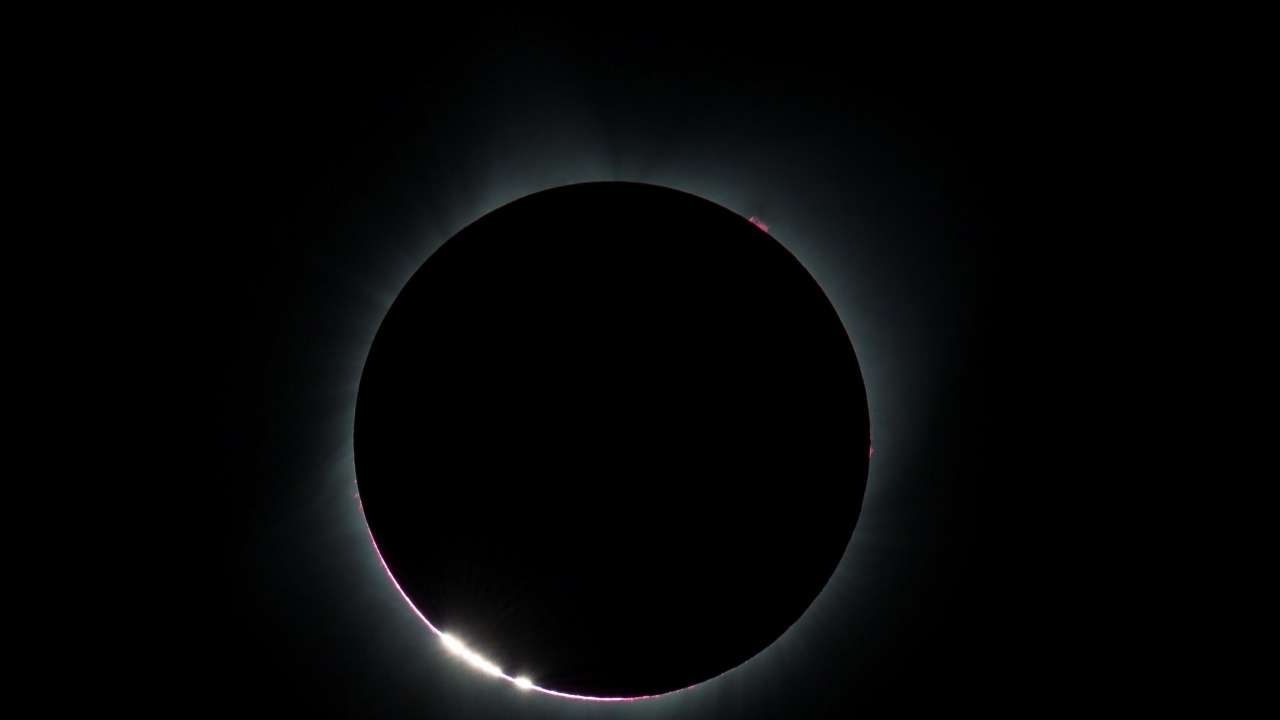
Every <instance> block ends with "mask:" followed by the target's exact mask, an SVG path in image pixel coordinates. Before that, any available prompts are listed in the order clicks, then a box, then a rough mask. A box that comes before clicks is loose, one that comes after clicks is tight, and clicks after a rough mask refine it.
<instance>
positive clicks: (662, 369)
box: [355, 183, 869, 698]
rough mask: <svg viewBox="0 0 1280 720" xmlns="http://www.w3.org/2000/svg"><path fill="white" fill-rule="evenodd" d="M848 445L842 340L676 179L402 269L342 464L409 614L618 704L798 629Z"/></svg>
mask: <svg viewBox="0 0 1280 720" xmlns="http://www.w3.org/2000/svg"><path fill="white" fill-rule="evenodd" d="M868 438H869V420H868V413H867V402H866V392H865V389H864V387H863V382H862V376H861V373H860V372H859V369H858V364H857V360H856V359H855V357H854V352H853V348H852V346H851V345H850V342H849V338H848V336H847V334H846V333H845V331H844V328H843V326H842V324H841V322H840V320H839V318H838V317H837V315H836V312H835V310H834V309H833V308H832V306H831V303H830V302H829V301H828V300H827V298H826V296H825V295H824V294H823V293H822V291H821V289H820V288H819V287H818V284H817V283H816V282H815V281H814V279H813V278H812V277H811V276H810V275H809V274H808V272H806V271H805V269H804V268H803V267H802V266H801V265H800V263H799V262H798V261H797V260H796V259H795V258H794V257H793V256H792V255H791V254H790V253H788V252H787V251H786V250H785V249H784V248H783V247H782V246H781V245H780V244H779V243H778V242H777V241H775V240H774V239H773V238H772V237H770V236H769V235H768V234H767V233H766V232H765V231H763V230H762V229H760V228H759V227H757V226H755V225H753V224H752V223H751V222H749V221H748V220H746V219H744V218H742V217H741V216H738V215H736V214H734V213H732V212H730V211H729V210H726V209H725V208H722V207H720V206H718V205H716V204H714V203H711V202H709V201H707V200H704V199H701V198H698V197H696V196H693V195H689V194H686V193H682V192H678V191H675V190H671V189H668V188H662V187H657V186H652V185H641V184H634V183H587V184H581V185H571V186H567V187H560V188H555V189H552V190H547V191H544V192H539V193H536V194H534V195H530V196H528V197H525V198H522V199H520V200H517V201H515V202H513V203H510V204H509V205H506V206H504V207H502V208H499V209H498V210H495V211H493V212H491V213H489V214H488V215H485V216H484V217H483V218H481V219H479V220H477V221H476V222H475V223H473V224H472V225H470V226H468V227H467V228H466V229H464V230H462V231H461V232H459V233H458V234H457V235H456V236H455V237H454V238H452V239H451V240H449V241H448V242H447V243H445V244H444V245H443V246H442V247H441V248H440V249H439V250H438V251H437V252H436V253H435V254H433V255H432V256H431V257H430V258H429V259H428V260H427V261H426V263H424V264H423V266H422V267H421V269H419V270H418V272H417V273H416V274H415V275H414V276H413V278H412V279H411V280H410V282H409V283H408V285H407V286H406V287H405V288H404V290H403V291H402V292H401V293H400V295H399V297H398V298H397V299H396V301H395V303H394V304H393V305H392V307H391V309H390V310H389V311H388V313H387V316H386V318H385V319H384V320H383V322H382V325H381V327H380V328H379V330H378V333H377V336H376V338H375V340H374V342H373V346H372V347H371V349H370V351H369V356H368V359H367V362H366V365H365V368H364V373H363V376H362V379H361V384H360V390H359V398H358V402H357V409H356V421H355V453H356V454H355V460H356V471H357V478H358V487H359V492H360V499H361V503H362V506H363V508H364V513H365V516H366V518H367V520H368V523H369V528H370V532H371V533H372V535H373V537H374V540H375V542H376V544H377V546H378V549H379V552H380V554H381V555H382V557H383V560H384V562H385V563H386V565H387V568H388V570H389V571H390V572H391V574H392V575H393V576H394V578H395V579H396V581H397V583H398V584H399V586H400V587H401V589H402V590H403V592H404V593H405V595H406V596H407V597H408V598H409V600H410V602H412V603H413V605H414V606H416V608H417V609H418V610H419V611H420V612H421V613H422V614H423V615H424V616H425V617H426V618H427V619H428V621H429V622H430V623H431V624H432V625H433V626H434V627H435V628H438V629H439V631H442V632H444V633H447V634H448V636H449V637H452V638H456V639H457V640H459V641H461V642H462V643H465V646H466V648H468V650H467V651H466V652H471V653H474V654H475V655H473V656H472V660H473V662H474V661H475V657H476V656H480V657H483V658H484V659H485V660H486V661H487V662H489V663H492V664H493V666H496V667H497V668H500V669H501V673H502V674H504V675H505V676H507V678H508V679H514V678H528V679H529V680H530V681H531V682H532V684H533V685H535V686H537V687H538V688H543V689H548V690H553V691H558V692H562V693H568V694H574V695H582V696H589V697H614V698H616V697H638V696H648V695H656V694H661V693H665V692H669V691H672V690H678V689H681V688H685V687H688V686H690V685H694V684H697V683H699V682H701V681H704V680H707V679H709V678H712V677H714V676H716V675H718V674H720V673H722V672H724V671H727V670H729V669H731V668H733V667H735V666H737V665H739V664H741V663H742V662H744V661H746V660H747V659H749V658H750V657H751V656H753V655H754V654H756V653H758V652H760V651H761V650H762V649H764V648H765V647H767V646H768V645H769V644H770V643H772V642H773V641H774V640H775V639H776V638H777V637H778V636H779V635H781V634H782V633H783V632H784V631H785V630H786V629H787V628H788V627H789V626H790V625H791V624H792V623H793V622H795V621H796V620H797V619H798V618H799V617H800V615H801V614H802V613H803V612H804V610H805V609H806V608H807V607H808V606H809V604H810V603H811V602H812V601H813V599H814V598H815V597H816V596H817V594H818V592H819V591H820V590H821V589H822V587H823V586H824V584H825V583H826V581H827V579H828V578H829V577H830V575H831V573H832V571H833V570H834V568H835V566H836V564H837V563H838V562H839V560H840V558H841V556H842V555H843V553H844V550H845V547H846V545H847V544H848V542H849V539H850V537H851V535H852V532H853V529H854V525H855V523H856V522H857V518H858V514H859V511H860V509H861V505H862V496H863V492H864V490H865V487H866V477H867V464H868ZM450 642H452V641H450ZM490 670H491V671H492V670H494V668H493V667H490ZM521 683H522V684H524V681H523V680H522V681H521Z"/></svg>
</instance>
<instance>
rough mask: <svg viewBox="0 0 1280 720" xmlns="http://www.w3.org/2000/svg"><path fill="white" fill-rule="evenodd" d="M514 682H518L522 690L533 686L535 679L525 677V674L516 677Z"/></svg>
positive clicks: (517, 685) (517, 684)
mask: <svg viewBox="0 0 1280 720" xmlns="http://www.w3.org/2000/svg"><path fill="white" fill-rule="evenodd" d="M512 682H514V683H515V684H516V687H518V688H520V689H521V690H528V689H530V688H532V687H533V681H532V680H530V679H529V678H527V677H524V676H523V675H522V676H520V677H518V678H516V679H515V680H514V681H512Z"/></svg>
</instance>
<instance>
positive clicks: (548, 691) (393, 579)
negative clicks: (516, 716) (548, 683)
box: [361, 507, 701, 702]
mask: <svg viewBox="0 0 1280 720" xmlns="http://www.w3.org/2000/svg"><path fill="white" fill-rule="evenodd" d="M363 509H364V508H363V507H362V508H361V510H362V511H363ZM365 530H366V531H368V533H369V542H370V543H372V544H373V552H374V554H376V555H377V556H378V562H379V563H381V564H382V569H383V570H384V571H386V573H387V577H388V578H389V579H390V580H391V584H392V585H394V586H395V588H396V591H397V592H399V593H400V597H402V598H404V601H405V603H407V604H408V605H409V609H410V610H412V611H413V614H414V615H417V616H418V619H419V620H421V621H422V623H423V624H424V625H426V626H427V628H428V629H429V630H431V632H432V633H434V634H435V635H436V637H438V638H443V637H444V632H443V631H441V630H440V629H439V628H437V627H436V626H435V625H432V624H431V621H430V620H428V619H427V616H426V615H423V614H422V611H421V610H419V609H418V607H417V606H416V605H414V604H413V601H412V600H410V599H409V595H408V594H407V593H405V591H404V588H402V587H400V582H399V581H398V580H396V576H395V575H394V574H392V572H391V568H390V567H388V566H387V561H386V560H385V559H384V558H383V557H382V551H381V550H379V549H378V541H377V540H375V539H374V537H373V529H372V528H370V527H369V523H368V521H366V522H365ZM499 676H500V677H501V678H502V679H503V680H506V681H507V682H509V683H511V684H512V685H516V687H517V688H520V686H519V685H518V684H517V683H516V679H515V678H513V677H511V676H510V675H508V674H506V673H505V672H504V673H500V674H499ZM699 684H701V683H694V684H693V685H690V686H688V687H685V688H680V690H672V691H670V692H665V693H661V694H658V695H636V696H634V697H595V696H592V695H575V694H573V693H566V692H560V691H559V690H551V689H550V688H544V687H539V686H537V685H530V686H529V687H528V688H520V689H521V690H522V691H527V690H533V691H536V692H540V693H542V694H544V695H554V696H555V697H560V698H567V699H569V700H586V701H589V702H634V701H636V700H649V699H651V698H656V697H662V696H663V695H670V694H671V693H677V692H680V691H681V690H688V689H689V688H691V687H696V686H697V685H699Z"/></svg>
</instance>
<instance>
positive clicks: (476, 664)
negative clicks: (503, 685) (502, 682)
mask: <svg viewBox="0 0 1280 720" xmlns="http://www.w3.org/2000/svg"><path fill="white" fill-rule="evenodd" d="M440 640H441V642H443V643H444V647H445V649H446V650H448V651H449V652H451V653H453V654H454V655H457V656H458V657H460V658H462V659H463V660H465V661H466V663H467V664H468V665H470V666H471V667H473V668H475V669H477V670H479V671H481V672H483V673H487V674H489V675H493V676H494V677H502V668H500V667H498V666H497V665H494V664H493V663H491V662H489V661H488V660H485V659H484V658H482V657H480V656H479V655H478V654H477V653H476V651H474V650H472V649H471V648H469V647H467V646H466V645H463V644H462V641H461V640H459V639H458V638H456V637H454V636H452V635H450V634H449V633H441V634H440ZM516 684H517V685H518V684H519V683H518V682H517V683H516Z"/></svg>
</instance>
